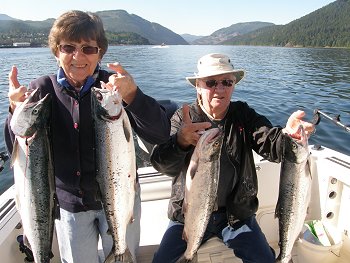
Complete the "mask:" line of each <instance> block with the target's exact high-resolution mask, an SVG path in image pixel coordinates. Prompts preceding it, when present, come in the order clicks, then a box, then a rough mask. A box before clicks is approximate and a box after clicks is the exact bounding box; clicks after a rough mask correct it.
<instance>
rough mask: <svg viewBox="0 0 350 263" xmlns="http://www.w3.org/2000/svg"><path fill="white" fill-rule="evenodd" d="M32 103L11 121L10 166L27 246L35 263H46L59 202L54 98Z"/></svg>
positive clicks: (47, 96)
mask: <svg viewBox="0 0 350 263" xmlns="http://www.w3.org/2000/svg"><path fill="white" fill-rule="evenodd" d="M35 92H36V90H35V91H33V93H32V94H34V93H35ZM31 99H32V95H31V96H29V97H28V99H27V100H26V101H24V102H23V103H22V104H21V105H20V106H18V107H17V108H16V109H15V111H14V114H13V116H12V119H11V123H10V126H11V129H12V131H13V132H14V134H15V135H16V136H15V142H14V147H13V153H12V160H11V163H12V166H13V171H14V180H15V189H16V205H17V209H18V211H19V213H20V215H21V219H22V225H23V235H24V241H25V244H26V245H27V246H28V247H30V248H31V250H32V252H33V257H34V260H35V262H36V263H47V262H50V259H51V258H52V257H53V254H52V238H53V230H54V220H55V207H56V202H57V198H56V191H55V178H54V172H53V165H52V162H53V161H52V154H51V145H50V142H49V137H48V125H49V118H50V112H51V97H50V95H49V94H48V95H46V96H45V97H44V98H43V99H41V100H39V101H37V102H31Z"/></svg>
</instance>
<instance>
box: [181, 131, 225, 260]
mask: <svg viewBox="0 0 350 263" xmlns="http://www.w3.org/2000/svg"><path fill="white" fill-rule="evenodd" d="M222 141H223V134H222V132H221V131H220V130H219V129H218V128H212V129H209V130H207V131H205V132H204V133H203V134H202V136H201V137H200V139H199V141H198V143H197V145H196V147H195V150H194V152H193V154H192V157H191V161H190V164H189V167H188V169H187V173H186V189H185V198H184V204H183V212H184V217H185V225H184V231H183V239H184V240H186V242H187V248H186V251H185V253H184V255H183V256H182V257H181V258H180V259H179V260H178V262H196V260H197V259H196V258H197V250H198V248H199V247H200V245H201V242H202V239H203V236H204V232H205V230H206V228H207V225H208V222H209V219H210V216H211V213H212V212H213V211H214V210H215V207H217V189H218V180H219V169H220V150H221V145H222Z"/></svg>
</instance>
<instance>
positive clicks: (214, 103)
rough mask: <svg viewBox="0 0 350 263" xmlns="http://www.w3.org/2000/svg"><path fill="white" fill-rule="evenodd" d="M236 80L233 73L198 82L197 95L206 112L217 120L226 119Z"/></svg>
mask: <svg viewBox="0 0 350 263" xmlns="http://www.w3.org/2000/svg"><path fill="white" fill-rule="evenodd" d="M235 83H236V78H235V76H234V75H233V73H228V74H222V75H217V76H212V77H207V78H202V79H198V80H197V87H196V88H197V93H198V95H199V97H200V99H201V101H202V105H203V107H204V108H205V110H206V111H207V112H208V113H209V114H210V115H211V116H212V117H213V118H215V119H222V118H224V117H225V114H226V111H227V108H228V106H229V105H230V101H231V96H232V93H233V90H234V87H235Z"/></svg>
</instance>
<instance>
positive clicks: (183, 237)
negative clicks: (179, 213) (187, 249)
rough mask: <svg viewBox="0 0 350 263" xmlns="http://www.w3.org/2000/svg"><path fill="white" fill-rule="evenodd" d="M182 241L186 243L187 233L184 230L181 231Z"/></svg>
mask: <svg viewBox="0 0 350 263" xmlns="http://www.w3.org/2000/svg"><path fill="white" fill-rule="evenodd" d="M182 240H185V241H186V242H187V241H188V238H187V233H186V231H185V229H184V230H183V231H182Z"/></svg>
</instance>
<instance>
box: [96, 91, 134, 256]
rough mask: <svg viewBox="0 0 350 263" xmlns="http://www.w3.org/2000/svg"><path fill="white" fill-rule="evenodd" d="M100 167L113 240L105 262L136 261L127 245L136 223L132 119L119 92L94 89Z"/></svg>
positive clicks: (98, 173) (100, 185) (100, 181)
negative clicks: (134, 216)
mask: <svg viewBox="0 0 350 263" xmlns="http://www.w3.org/2000/svg"><path fill="white" fill-rule="evenodd" d="M91 98H92V111H93V112H92V114H93V119H94V129H95V147H96V168H97V178H96V179H97V181H98V183H99V187H100V191H101V198H102V203H103V206H104V210H105V213H106V217H107V221H108V224H109V232H110V233H111V235H112V238H113V242H114V243H113V248H112V251H111V253H110V254H109V255H108V256H107V258H106V260H105V262H115V261H121V262H134V259H133V257H132V255H131V253H130V251H129V249H128V246H127V243H126V229H127V226H128V225H129V224H132V222H133V208H134V200H135V191H136V157H135V148H134V140H133V134H132V129H131V125H130V122H129V118H128V116H127V114H126V112H125V110H124V107H123V105H122V99H121V97H120V95H119V93H118V91H110V90H108V89H98V88H92V93H91Z"/></svg>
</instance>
